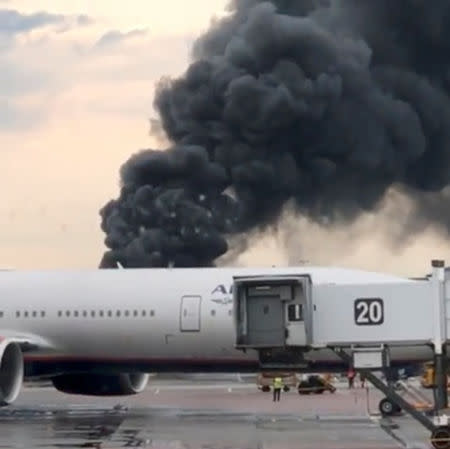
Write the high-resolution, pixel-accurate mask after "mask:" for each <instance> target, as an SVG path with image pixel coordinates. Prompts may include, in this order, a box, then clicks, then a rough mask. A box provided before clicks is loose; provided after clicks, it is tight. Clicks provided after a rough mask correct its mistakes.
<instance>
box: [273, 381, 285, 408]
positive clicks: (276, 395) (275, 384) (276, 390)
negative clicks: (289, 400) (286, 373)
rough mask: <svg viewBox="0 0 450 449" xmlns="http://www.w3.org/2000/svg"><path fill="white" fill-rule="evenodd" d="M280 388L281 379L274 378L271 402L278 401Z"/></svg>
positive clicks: (281, 386) (281, 385) (281, 384)
mask: <svg viewBox="0 0 450 449" xmlns="http://www.w3.org/2000/svg"><path fill="white" fill-rule="evenodd" d="M282 388H283V379H282V378H281V377H275V378H274V379H273V402H275V401H280V396H281V389H282Z"/></svg>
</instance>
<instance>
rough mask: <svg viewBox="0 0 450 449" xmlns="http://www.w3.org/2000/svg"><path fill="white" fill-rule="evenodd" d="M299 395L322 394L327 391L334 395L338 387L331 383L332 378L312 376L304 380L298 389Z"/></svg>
mask: <svg viewBox="0 0 450 449" xmlns="http://www.w3.org/2000/svg"><path fill="white" fill-rule="evenodd" d="M297 391H298V393H299V394H302V395H304V394H311V393H313V394H322V393H324V392H325V391H329V392H330V393H334V392H335V391H336V387H335V386H334V385H333V384H332V383H331V378H330V376H327V375H325V376H319V375H311V376H308V377H307V378H306V379H304V380H302V381H301V382H300V383H299V385H298V388H297Z"/></svg>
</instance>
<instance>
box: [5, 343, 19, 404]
mask: <svg viewBox="0 0 450 449" xmlns="http://www.w3.org/2000/svg"><path fill="white" fill-rule="evenodd" d="M23 375H24V363H23V354H22V350H21V348H20V345H19V344H18V343H16V342H14V341H11V340H8V339H5V340H3V341H2V342H1V343H0V406H1V407H4V406H7V405H10V404H12V403H13V402H14V401H15V400H16V399H17V397H18V396H19V393H20V389H21V388H22V384H23Z"/></svg>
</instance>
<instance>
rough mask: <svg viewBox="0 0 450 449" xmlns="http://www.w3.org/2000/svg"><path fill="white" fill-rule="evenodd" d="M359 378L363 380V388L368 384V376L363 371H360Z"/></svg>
mask: <svg viewBox="0 0 450 449" xmlns="http://www.w3.org/2000/svg"><path fill="white" fill-rule="evenodd" d="M359 380H360V381H361V388H364V387H365V386H366V376H365V375H364V374H363V373H359Z"/></svg>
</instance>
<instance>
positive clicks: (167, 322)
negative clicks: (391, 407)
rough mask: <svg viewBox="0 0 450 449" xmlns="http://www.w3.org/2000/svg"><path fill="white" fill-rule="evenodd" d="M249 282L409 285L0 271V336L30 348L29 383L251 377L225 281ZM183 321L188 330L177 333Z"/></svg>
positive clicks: (352, 277) (165, 273) (414, 354)
mask: <svg viewBox="0 0 450 449" xmlns="http://www.w3.org/2000/svg"><path fill="white" fill-rule="evenodd" d="M255 274H258V275H270V274H299V275H301V274H309V275H310V276H311V280H312V283H313V284H314V283H337V284H339V283H359V282H361V283H365V282H372V283H374V282H399V281H404V282H413V281H410V280H408V279H401V278H398V277H394V276H389V275H384V274H377V273H370V272H364V271H359V270H346V269H338V268H312V267H297V268H295V267H289V268H254V269H250V268H245V269H244V268H206V269H199V268H197V269H124V270H92V271H58V272H52V271H43V272H39V271H3V272H0V297H1V303H0V335H1V337H3V338H9V337H14V338H23V339H28V338H29V339H30V340H31V341H33V342H36V347H35V348H34V349H33V348H32V350H30V351H26V352H25V353H24V360H25V374H26V376H30V377H34V376H50V375H52V374H54V373H63V372H73V371H90V370H104V371H108V370H115V371H123V372H131V371H137V372H162V371H174V372H177V371H178V372H180V371H191V372H195V371H197V372H208V371H216V372H218V371H221V372H225V371H229V372H230V371H235V372H245V371H247V372H248V371H257V370H258V355H257V353H256V352H255V351H248V352H246V353H244V352H242V351H239V350H237V349H235V329H234V321H233V310H232V307H233V299H232V292H231V286H232V284H233V276H236V275H255ZM184 297H195V298H200V300H199V307H198V314H199V315H198V317H195V316H194V317H192V316H190V317H187V318H186V316H183V313H185V311H184V310H183V298H184ZM188 301H189V299H188ZM338 306H339V305H338V304H336V307H338ZM194 309H195V308H194ZM194 311H195V310H194ZM185 319H187V320H188V321H189V320H190V322H185V321H184V320H185ZM192 320H193V321H194V322H198V324H199V326H198V329H194V330H192V329H190V330H183V327H186V324H187V326H188V328H189V326H192V322H193V321H192ZM391 358H392V362H393V363H394V364H398V365H408V364H415V363H421V362H423V361H427V360H430V359H431V358H432V351H431V349H430V348H429V347H427V346H425V345H424V346H419V347H417V346H416V347H413V346H411V347H406V346H402V347H398V348H394V349H393V351H392V353H391ZM307 359H308V360H310V361H311V367H310V368H308V371H328V370H345V369H346V367H345V366H344V364H343V363H342V362H341V361H340V359H339V358H338V357H337V356H336V355H335V354H334V353H333V352H332V351H330V350H327V349H323V350H316V351H311V352H310V353H308V354H307Z"/></svg>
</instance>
